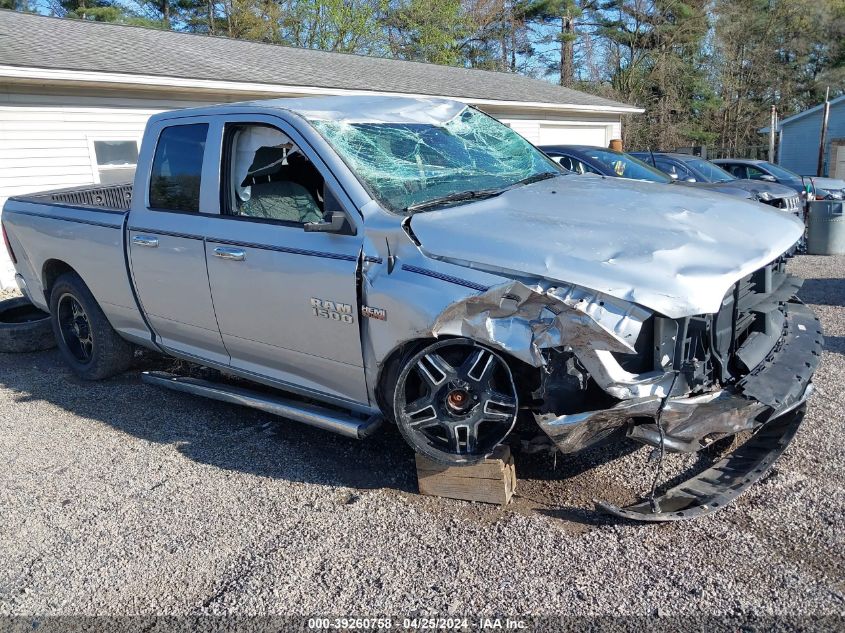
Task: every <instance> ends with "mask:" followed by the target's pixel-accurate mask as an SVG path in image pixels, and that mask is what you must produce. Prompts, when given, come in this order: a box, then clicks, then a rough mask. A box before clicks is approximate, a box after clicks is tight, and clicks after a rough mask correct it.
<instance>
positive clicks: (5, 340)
mask: <svg viewBox="0 0 845 633" xmlns="http://www.w3.org/2000/svg"><path fill="white" fill-rule="evenodd" d="M55 346H56V339H55V338H54V337H53V328H52V326H51V325H50V315H49V314H47V313H46V312H42V311H41V310H39V309H38V308H36V307H35V306H34V305H32V303H31V302H30V301H29V299H27V298H26V297H14V298H12V299H6V300H5V301H0V352H11V353H22V352H40V351H42V350H45V349H52V348H53V347H55Z"/></svg>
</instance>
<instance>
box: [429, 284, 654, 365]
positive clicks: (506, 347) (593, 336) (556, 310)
mask: <svg viewBox="0 0 845 633" xmlns="http://www.w3.org/2000/svg"><path fill="white" fill-rule="evenodd" d="M650 316H651V312H649V311H648V310H646V309H645V308H642V307H640V306H636V305H633V304H629V303H627V302H624V301H620V300H618V299H614V298H613V297H610V296H607V295H603V294H601V293H592V292H590V291H587V290H585V289H583V288H578V287H576V286H558V287H552V288H548V289H544V288H542V287H541V286H539V285H536V286H527V285H525V284H524V283H522V282H520V281H511V282H508V283H505V284H501V285H498V286H494V287H493V288H490V289H488V290H487V291H485V292H483V293H481V294H478V295H474V296H472V297H468V298H467V299H465V300H463V301H460V302H458V303H456V304H453V305H451V306H449V307H448V308H446V309H445V310H444V311H443V312H442V313H441V314H440V316H439V317H438V318H437V320H436V322H435V324H434V327H433V328H432V333H433V334H434V335H435V336H441V335H453V336H466V337H468V338H472V339H474V340H477V341H482V342H486V343H488V344H490V345H491V346H493V347H497V348H499V349H501V350H503V351H506V352H508V353H510V354H512V355H513V356H515V357H517V358H519V359H520V360H523V361H525V362H526V363H528V364H530V365H533V366H535V367H542V366H544V365H545V359H544V358H543V354H542V350H544V349H551V348H564V349H571V350H572V351H574V352H575V354H576V356H577V354H578V350H579V349H582V350H596V349H600V350H607V351H610V352H621V353H629V354H630V353H634V351H635V350H634V344H635V343H636V340H637V337H638V336H639V333H640V329H641V328H642V325H643V322H644V321H645V320H646V319H648V318H649V317H650Z"/></svg>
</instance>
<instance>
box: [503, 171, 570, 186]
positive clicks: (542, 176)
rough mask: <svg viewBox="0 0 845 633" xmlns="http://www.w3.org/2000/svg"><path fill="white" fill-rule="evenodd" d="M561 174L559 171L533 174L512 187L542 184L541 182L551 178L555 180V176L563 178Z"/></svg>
mask: <svg viewBox="0 0 845 633" xmlns="http://www.w3.org/2000/svg"><path fill="white" fill-rule="evenodd" d="M562 175H563V174H562V173H561V172H557V171H541V172H540V173H539V174H531V175H530V176H528V178H523V179H522V180H518V181H517V182H515V183H513V184H512V185H511V187H516V186H518V185H530V184H531V183H532V182H540V181H541V180H548V179H549V178H554V177H555V176H562Z"/></svg>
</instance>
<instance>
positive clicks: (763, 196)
mask: <svg viewBox="0 0 845 633" xmlns="http://www.w3.org/2000/svg"><path fill="white" fill-rule="evenodd" d="M757 199H758V200H760V201H761V202H768V201H769V200H771V199H772V194H770V193H769V192H768V191H758V192H757Z"/></svg>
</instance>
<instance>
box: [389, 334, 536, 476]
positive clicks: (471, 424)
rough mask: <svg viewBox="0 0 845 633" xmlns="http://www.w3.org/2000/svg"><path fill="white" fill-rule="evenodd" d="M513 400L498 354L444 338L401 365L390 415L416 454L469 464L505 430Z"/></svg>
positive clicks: (511, 418) (515, 404)
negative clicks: (392, 412) (392, 413)
mask: <svg viewBox="0 0 845 633" xmlns="http://www.w3.org/2000/svg"><path fill="white" fill-rule="evenodd" d="M518 404H519V403H518V400H517V394H516V386H515V385H514V381H513V376H512V375H511V371H510V368H509V367H508V364H507V363H506V362H505V360H504V359H503V358H502V357H501V356H499V355H498V354H497V353H496V352H494V351H492V350H490V349H489V348H487V347H484V346H482V345H480V344H478V343H476V342H475V341H472V340H469V339H449V340H444V341H440V342H437V343H433V344H431V345H429V346H427V347H426V348H425V349H423V350H422V351H420V352H419V353H417V354H415V355H414V356H413V357H411V358H410V359H409V360H408V362H407V363H406V364H405V366H404V368H403V369H402V372H401V373H400V374H399V378H398V380H397V384H396V392H395V396H394V415H395V417H396V421H397V424H398V426H399V430H400V432H401V433H402V435H403V436H404V437H405V439H406V440H407V441H408V443H409V444H410V445H411V446H412V447H413V448H414V449H415V450H416V451H417V452H419V453H421V454H423V455H425V456H426V457H429V458H431V459H433V460H434V461H437V462H440V463H443V464H450V465H470V464H474V463H477V462H479V461H481V460H483V459H484V458H485V457H487V456H488V455H489V454H490V453H491V452H492V451H493V449H494V448H495V447H496V446H497V445H498V444H500V443H501V442H502V441H503V440H504V439H505V437H507V435H508V434H509V433H510V432H511V430H512V429H513V426H514V424H515V422H516V416H517V412H518V408H519V407H518Z"/></svg>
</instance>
